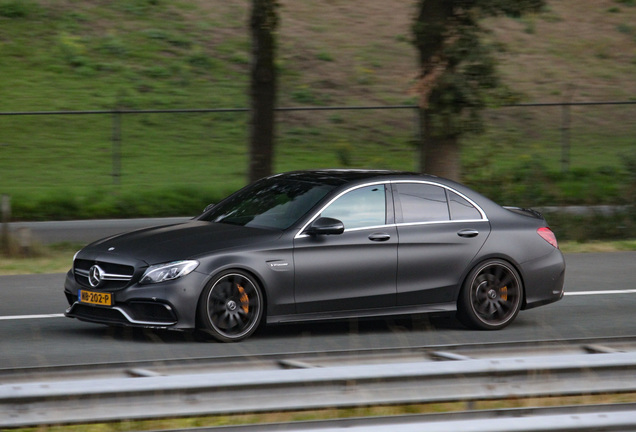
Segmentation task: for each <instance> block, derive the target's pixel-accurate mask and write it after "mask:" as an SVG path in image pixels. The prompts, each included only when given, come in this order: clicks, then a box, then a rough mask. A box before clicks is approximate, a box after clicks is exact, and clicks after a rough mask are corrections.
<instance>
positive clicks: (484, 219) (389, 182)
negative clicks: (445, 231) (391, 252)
mask: <svg viewBox="0 0 636 432" xmlns="http://www.w3.org/2000/svg"><path fill="white" fill-rule="evenodd" d="M400 183H410V184H413V183H419V184H427V185H431V186H438V187H441V188H443V189H445V190H448V191H451V192H453V193H456V194H457V195H459V196H460V197H462V198H463V199H465V200H466V201H468V202H469V203H470V204H471V205H472V206H473V207H475V208H476V209H477V211H478V212H479V214H480V215H481V217H482V218H481V219H461V220H452V219H451V220H444V221H424V222H402V223H391V224H384V225H373V226H368V227H358V228H350V229H345V232H354V231H362V230H368V229H380V228H386V227H401V226H414V225H432V224H446V223H466V222H473V223H474V222H488V217H487V216H486V213H485V212H484V211H483V210H482V208H481V207H480V206H479V205H477V203H475V201H473V200H472V199H470V198H468V197H467V196H466V195H464V194H463V193H461V192H459V191H458V190H456V189H454V188H452V187H450V186H446V185H443V184H441V183H436V182H433V181H429V180H407V179H403V180H377V181H373V182H369V183H364V184H361V185H357V186H353V187H350V188H349V189H346V190H344V191H342V192H340V193H339V194H338V195H336V196H335V197H334V198H332V199H331V200H329V202H328V203H326V204H325V205H323V206H322V207H321V208H320V209H319V210H318V211H317V212H316V213H314V215H313V216H312V217H311V218H310V219H309V222H307V223H306V224H305V225H303V227H302V228H301V229H300V230H299V231H298V232H297V233H296V235H295V236H294V240H295V239H300V238H306V237H309V234H303V231H305V230H306V229H307V227H308V226H309V225H311V224H312V223H313V222H314V221H315V220H316V219H317V218H318V216H319V215H320V214H321V213H322V212H323V211H324V210H325V209H326V208H327V207H329V206H330V205H331V204H332V203H333V202H334V201H336V200H337V199H338V198H340V197H341V196H343V195H344V194H346V193H349V192H351V191H353V190H356V189H360V188H363V187H367V186H374V185H384V186H386V185H392V184H400ZM385 193H386V190H385ZM447 203H448V201H447ZM394 211H395V209H394Z"/></svg>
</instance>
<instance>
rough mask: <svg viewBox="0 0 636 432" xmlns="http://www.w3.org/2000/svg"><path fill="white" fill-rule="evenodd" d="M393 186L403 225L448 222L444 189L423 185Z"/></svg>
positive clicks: (404, 184) (399, 184) (406, 184)
mask: <svg viewBox="0 0 636 432" xmlns="http://www.w3.org/2000/svg"><path fill="white" fill-rule="evenodd" d="M395 186H396V187H395V189H396V191H397V194H398V199H399V201H400V206H401V208H402V219H403V222H404V223H418V222H440V221H448V220H450V215H449V213H448V203H447V201H446V191H445V190H444V188H442V187H440V186H435V185H430V184H425V183H398V184H396V185H395Z"/></svg>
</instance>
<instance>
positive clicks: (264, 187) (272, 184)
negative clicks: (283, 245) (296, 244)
mask: <svg viewBox="0 0 636 432" xmlns="http://www.w3.org/2000/svg"><path fill="white" fill-rule="evenodd" d="M333 188H334V186H333V185H326V184H318V183H312V182H305V181H298V180H283V179H277V178H271V179H265V180H262V181H259V182H257V183H255V184H253V185H251V186H248V187H247V188H244V189H241V190H240V191H238V192H236V193H235V194H233V195H231V196H230V197H228V198H227V199H225V200H223V201H222V202H220V203H219V204H218V205H217V206H215V207H213V208H212V209H211V210H210V211H208V212H207V213H204V214H203V215H202V216H201V218H200V220H205V221H209V222H218V223H226V224H232V225H241V226H249V227H257V228H272V229H281V230H282V229H287V228H289V227H290V226H292V225H293V224H294V223H295V222H296V221H297V220H298V219H300V218H301V217H302V216H304V215H305V214H306V213H307V212H308V211H309V210H311V208H312V207H314V206H315V205H316V204H317V203H318V201H320V200H321V199H322V198H323V197H324V196H325V195H326V194H327V193H328V192H329V191H330V190H332V189H333Z"/></svg>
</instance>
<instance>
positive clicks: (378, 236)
mask: <svg viewBox="0 0 636 432" xmlns="http://www.w3.org/2000/svg"><path fill="white" fill-rule="evenodd" d="M390 238H391V236H390V235H389V234H387V233H373V234H371V235H370V236H369V240H371V241H374V242H383V241H387V240H389V239H390Z"/></svg>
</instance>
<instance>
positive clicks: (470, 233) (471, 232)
mask: <svg viewBox="0 0 636 432" xmlns="http://www.w3.org/2000/svg"><path fill="white" fill-rule="evenodd" d="M478 234H479V231H477V230H476V229H471V228H468V229H463V230H460V231H459V232H458V233H457V235H458V236H460V237H466V238H470V237H477V235H478Z"/></svg>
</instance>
